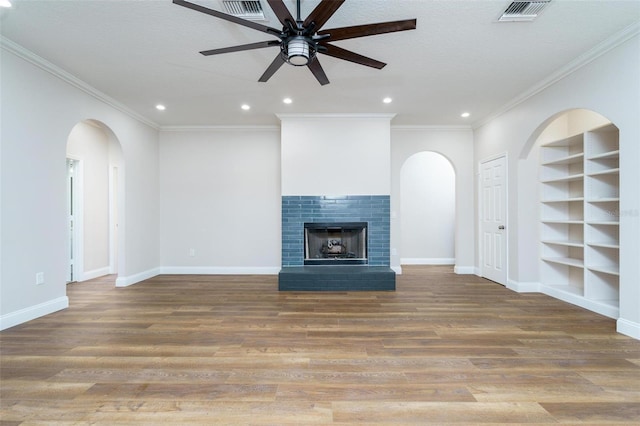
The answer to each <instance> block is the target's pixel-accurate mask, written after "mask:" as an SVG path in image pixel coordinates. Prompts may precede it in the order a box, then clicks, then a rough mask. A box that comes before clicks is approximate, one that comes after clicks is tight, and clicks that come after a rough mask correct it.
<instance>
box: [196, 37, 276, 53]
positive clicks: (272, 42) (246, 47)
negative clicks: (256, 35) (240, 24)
mask: <svg viewBox="0 0 640 426" xmlns="http://www.w3.org/2000/svg"><path fill="white" fill-rule="evenodd" d="M279 45H280V42H279V41H277V40H269V41H259V42H257V43H249V44H242V45H240V46H231V47H223V48H221V49H211V50H203V51H202V52H200V53H201V54H203V55H204V56H211V55H219V54H221V53H231V52H241V51H243V50H251V49H262V48H263V47H271V46H279Z"/></svg>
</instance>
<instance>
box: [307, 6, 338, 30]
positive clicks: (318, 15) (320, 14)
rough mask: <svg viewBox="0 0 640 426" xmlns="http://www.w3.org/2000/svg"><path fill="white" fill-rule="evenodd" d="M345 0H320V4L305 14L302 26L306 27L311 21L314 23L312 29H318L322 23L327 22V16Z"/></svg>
mask: <svg viewBox="0 0 640 426" xmlns="http://www.w3.org/2000/svg"><path fill="white" fill-rule="evenodd" d="M344 2H345V0H322V1H321V2H320V4H318V5H317V6H316V8H315V9H313V12H311V13H310V14H309V16H307V19H305V20H304V23H303V24H302V26H303V27H304V28H307V27H308V26H309V25H311V23H312V22H313V23H315V26H314V29H315V31H318V30H319V29H320V28H322V26H323V25H324V24H326V23H327V21H328V20H329V18H331V16H333V14H334V13H335V12H336V10H338V8H339V7H340V6H342V3H344Z"/></svg>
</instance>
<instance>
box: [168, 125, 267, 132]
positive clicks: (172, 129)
mask: <svg viewBox="0 0 640 426" xmlns="http://www.w3.org/2000/svg"><path fill="white" fill-rule="evenodd" d="M210 130H237V131H254V130H265V131H278V132H279V131H280V126H279V125H235V126H227V125H211V126H160V131H161V132H202V131H210Z"/></svg>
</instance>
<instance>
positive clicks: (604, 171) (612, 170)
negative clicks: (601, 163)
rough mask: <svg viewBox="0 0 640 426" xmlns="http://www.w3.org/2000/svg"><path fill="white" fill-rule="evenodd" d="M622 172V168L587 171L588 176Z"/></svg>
mask: <svg viewBox="0 0 640 426" xmlns="http://www.w3.org/2000/svg"><path fill="white" fill-rule="evenodd" d="M617 174H620V168H615V169H607V170H600V171H598V172H592V173H587V175H588V176H602V175H617Z"/></svg>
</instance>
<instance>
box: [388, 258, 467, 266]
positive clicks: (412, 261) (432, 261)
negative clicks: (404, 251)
mask: <svg viewBox="0 0 640 426" xmlns="http://www.w3.org/2000/svg"><path fill="white" fill-rule="evenodd" d="M455 263H456V260H455V259H454V258H452V257H403V258H401V259H400V264H401V265H453V264H455Z"/></svg>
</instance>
